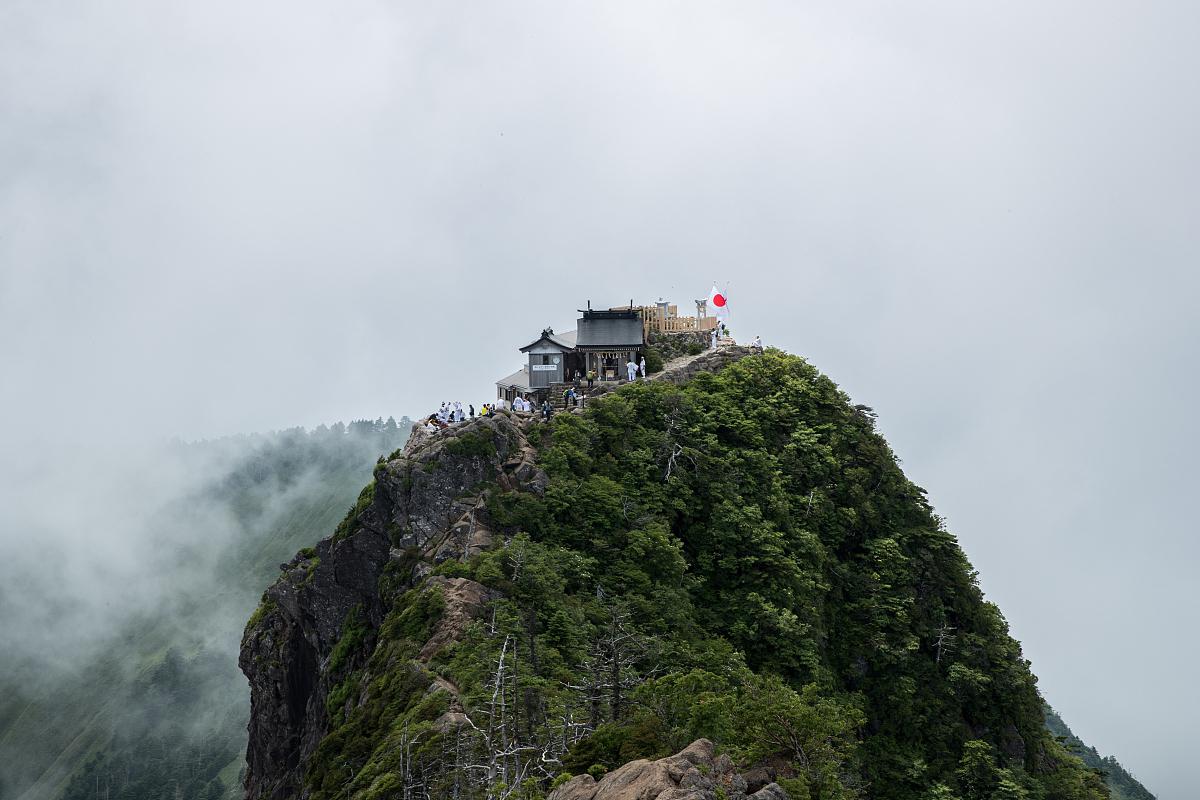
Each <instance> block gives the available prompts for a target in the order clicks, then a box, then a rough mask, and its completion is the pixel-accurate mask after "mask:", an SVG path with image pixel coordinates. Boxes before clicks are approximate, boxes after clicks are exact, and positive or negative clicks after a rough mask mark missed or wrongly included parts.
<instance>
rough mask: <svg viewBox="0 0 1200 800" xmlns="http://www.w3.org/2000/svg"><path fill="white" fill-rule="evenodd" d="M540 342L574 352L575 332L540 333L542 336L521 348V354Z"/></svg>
mask: <svg viewBox="0 0 1200 800" xmlns="http://www.w3.org/2000/svg"><path fill="white" fill-rule="evenodd" d="M542 342H550V343H551V344H553V345H557V346H559V347H561V348H562V349H563V350H574V349H575V331H567V332H566V333H547V332H546V331H542V335H541V336H539V337H538V338H537V339H536V340H534V341H532V342H530V343H529V344H527V345H525V346H524V347H522V348H521V352H522V353H524V352H526V351H527V350H530V349H531V348H534V347H536V346H537V345H539V344H541V343H542Z"/></svg>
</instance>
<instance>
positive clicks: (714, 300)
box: [708, 284, 729, 317]
mask: <svg viewBox="0 0 1200 800" xmlns="http://www.w3.org/2000/svg"><path fill="white" fill-rule="evenodd" d="M708 304H709V306H711V307H712V309H713V311H714V312H715V313H716V315H717V316H718V317H724V316H726V315H727V314H728V313H729V300H728V299H727V298H726V297H725V293H724V292H722V291H720V290H719V289H717V286H716V284H713V288H712V292H711V293H709V295H708Z"/></svg>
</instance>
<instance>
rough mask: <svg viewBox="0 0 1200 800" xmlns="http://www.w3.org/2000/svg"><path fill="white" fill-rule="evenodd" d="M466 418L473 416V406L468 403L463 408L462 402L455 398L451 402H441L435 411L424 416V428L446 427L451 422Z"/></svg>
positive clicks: (462, 420)
mask: <svg viewBox="0 0 1200 800" xmlns="http://www.w3.org/2000/svg"><path fill="white" fill-rule="evenodd" d="M468 418H470V419H474V418H475V406H473V405H468V406H467V408H466V410H464V409H463V404H462V403H460V402H458V401H457V400H456V401H455V402H453V403H449V402H447V403H442V405H441V407H440V408H439V409H438V410H437V411H435V412H433V413H432V414H430V415H429V416H428V417H426V418H425V428H426V429H428V430H434V429H437V428H448V427H449V426H450V425H451V424H453V423H455V422H464V421H466V420H467V419H468Z"/></svg>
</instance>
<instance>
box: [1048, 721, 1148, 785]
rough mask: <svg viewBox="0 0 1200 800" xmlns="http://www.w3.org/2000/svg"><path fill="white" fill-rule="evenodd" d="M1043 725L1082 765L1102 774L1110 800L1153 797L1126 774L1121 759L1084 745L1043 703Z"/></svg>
mask: <svg viewBox="0 0 1200 800" xmlns="http://www.w3.org/2000/svg"><path fill="white" fill-rule="evenodd" d="M1046 727H1047V728H1048V729H1049V730H1050V733H1051V734H1052V735H1053V736H1054V737H1055V738H1057V739H1058V740H1059V741H1060V742H1062V743H1063V745H1065V746H1066V747H1067V749H1069V750H1070V751H1071V752H1072V753H1075V754H1077V755H1078V756H1079V757H1080V758H1081V759H1083V763H1084V764H1086V765H1087V766H1088V767H1090V768H1092V769H1095V770H1099V771H1100V772H1103V773H1104V776H1105V777H1104V782H1105V783H1107V784H1108V788H1109V790H1110V791H1111V792H1112V798H1113V800H1154V795H1153V794H1151V793H1150V791H1149V790H1148V789H1147V788H1146V787H1145V786H1142V784H1141V783H1140V782H1139V781H1138V779H1137V778H1135V777H1133V775H1131V774H1129V771H1128V770H1126V769H1125V768H1124V767H1123V766H1121V762H1119V761H1117V759H1115V758H1113V757H1112V756H1102V755H1100V753H1099V752H1097V750H1096V748H1094V747H1091V746H1090V745H1087V744H1085V743H1084V742H1083V740H1081V739H1080V738H1079V737H1078V736H1076V735H1075V734H1074V733H1073V732H1072V731H1071V729H1070V728H1069V727H1068V726H1067V723H1065V722H1063V718H1062V717H1060V716H1059V715H1058V712H1057V711H1055V710H1054V709H1053V708H1050V707H1049V706H1046Z"/></svg>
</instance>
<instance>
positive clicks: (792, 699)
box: [305, 351, 1108, 800]
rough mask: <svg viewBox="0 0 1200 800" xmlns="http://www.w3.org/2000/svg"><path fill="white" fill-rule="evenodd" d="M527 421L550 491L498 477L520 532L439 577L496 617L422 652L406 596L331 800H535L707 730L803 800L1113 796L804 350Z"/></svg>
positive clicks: (420, 629)
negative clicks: (1053, 725)
mask: <svg viewBox="0 0 1200 800" xmlns="http://www.w3.org/2000/svg"><path fill="white" fill-rule="evenodd" d="M528 435H529V438H530V439H531V440H532V442H533V443H534V444H536V445H537V448H538V464H539V466H540V467H541V468H542V469H543V470H544V471H545V473H546V476H547V478H548V480H547V481H546V483H545V485H544V491H537V492H534V491H523V490H522V491H517V490H512V488H511V487H508V488H504V487H503V486H502V485H501V484H490V485H485V486H482V487H480V488H481V489H482V490H486V502H487V510H488V513H489V517H490V524H491V525H492V527H493V528H494V529H495V531H496V532H497V533H499V534H502V536H500V537H497V544H496V546H495V547H493V548H492V549H490V550H487V551H486V552H482V553H478V554H475V555H473V556H471V557H470V558H462V559H449V560H445V561H442V562H441V563H440V565H439V566H437V568H436V571H437V573H440V575H441V576H443V577H444V578H446V579H452V580H462V581H469V582H474V584H478V585H481V586H482V587H485V588H486V590H487V592H488V595H489V597H490V598H491V599H490V602H489V604H488V605H487V612H486V613H485V614H483V615H482V616H480V617H479V618H478V619H476V620H475V621H474V622H472V623H470V624H468V625H465V626H463V627H462V629H461V630H459V631H457V635H456V636H455V637H454V638H453V640H451V641H448V642H446V643H444V646H440V647H437V648H429V647H427V646H426V647H425V652H421V651H422V648H423V645H425V643H426V642H427V640H429V636H430V631H431V630H433V629H434V627H436V625H437V624H438V620H439V617H440V615H441V614H442V613H443V612H442V610H441V609H440V608H439V606H438V604H437V602H435V601H434V600H432V599H431V591H432V590H431V589H430V588H428V587H423V586H422V584H421V583H420V581H417V583H416V588H413V589H410V590H408V591H400V590H397V591H395V592H391V593H385V594H386V596H384V597H383V598H382V600H383V605H384V608H385V614H384V617H383V621H382V624H381V625H380V626H379V628H378V630H377V631H371V632H369V634H368V635H365V636H362V635H360V634H359V633H354V635H355V636H356V637H358V638H357V640H356V645H357V646H358V648H359V652H358V654H357V655H355V654H353V653H348V652H343V653H342V656H341V659H340V664H341V665H344V672H345V673H346V674H345V676H344V677H341V679H340V682H339V684H338V697H337V699H338V702H337V703H333V704H331V705H330V709H331V711H330V716H329V719H328V720H327V725H328V731H327V735H325V736H324V738H323V740H322V741H321V743H320V745H319V747H318V748H317V750H316V752H315V754H314V755H313V756H312V758H311V759H310V760H309V762H308V763H307V764H306V765H305V782H306V786H307V791H308V792H310V793H311V796H312V797H314V798H318V799H320V800H325V798H342V797H355V798H364V799H366V798H384V797H405V798H407V797H415V796H417V795H418V793H420V794H424V795H428V796H432V797H441V796H447V797H448V796H454V797H456V798H465V797H475V796H478V797H484V796H486V797H489V798H509V797H521V798H534V797H538V796H540V795H542V794H544V793H545V792H546V791H547V790H548V789H549V788H550V787H551V786H552V785H557V784H559V783H561V782H562V781H563V780H565V778H564V776H566V775H568V774H571V773H575V774H578V773H580V772H589V773H591V774H593V775H598V774H601V773H603V772H605V771H607V770H611V769H613V768H615V767H617V766H619V765H620V764H622V763H624V762H626V761H628V760H630V759H633V758H640V757H660V756H664V755H667V754H669V753H673V752H675V751H677V750H678V749H680V748H681V747H683V746H685V745H686V744H687V743H688V742H690V741H692V740H693V739H696V738H698V737H705V738H708V739H711V740H712V741H714V742H715V743H716V744H717V745H718V747H720V748H722V749H724V750H725V751H726V752H728V753H729V754H731V755H732V756H733V757H734V758H735V760H737V761H739V762H740V763H742V764H743V765H745V766H747V767H753V766H754V765H758V766H759V767H761V768H762V769H766V770H770V772H771V774H772V777H777V778H778V779H779V782H780V783H781V784H782V785H783V786H784V787H785V788H786V789H787V790H788V791H789V793H790V794H791V796H792V798H793V800H803V798H814V799H815V798H821V799H822V800H832V799H834V798H854V797H877V798H896V799H897V800H925V799H926V798H928V800H933V798H939V800H949V799H950V798H960V800H1000V799H1001V798H1004V800H1009V799H1012V800H1016V799H1017V798H1029V799H1030V800H1041V799H1042V798H1046V799H1047V800H1049V799H1050V798H1060V799H1061V800H1084V799H1085V798H1103V797H1107V796H1108V791H1107V789H1106V788H1105V785H1104V783H1103V781H1102V779H1101V777H1100V775H1099V774H1098V773H1097V772H1095V771H1094V770H1090V769H1088V768H1086V767H1085V766H1084V765H1083V763H1082V762H1081V761H1080V760H1079V759H1078V758H1076V757H1075V756H1073V755H1071V754H1070V753H1069V752H1067V750H1066V749H1065V748H1064V747H1063V745H1062V744H1061V743H1060V742H1058V741H1057V740H1056V739H1055V738H1054V737H1053V736H1052V735H1050V734H1049V733H1048V732H1047V730H1046V729H1045V727H1044V725H1043V706H1042V700H1041V698H1040V696H1039V694H1038V691H1037V688H1036V679H1035V678H1034V676H1033V675H1032V673H1031V672H1030V670H1029V664H1028V662H1027V661H1025V660H1024V658H1023V657H1022V654H1021V649H1020V646H1019V645H1018V643H1017V642H1015V641H1014V640H1013V639H1012V638H1011V637H1010V636H1009V634H1008V629H1007V625H1006V623H1005V621H1004V618H1003V616H1002V615H1001V613H1000V611H999V609H997V608H996V607H995V606H994V605H992V604H991V603H989V602H987V601H986V600H985V599H984V598H983V596H982V593H981V592H980V590H979V587H978V584H977V582H976V577H975V573H974V571H973V570H972V568H971V566H970V564H969V563H968V562H967V560H966V558H965V556H964V555H963V553H962V551H961V550H960V548H959V546H958V544H957V542H956V540H955V538H954V537H953V535H952V534H950V533H949V532H948V531H946V530H945V529H944V527H943V525H942V523H941V521H940V520H939V519H938V517H937V516H936V515H935V514H934V513H933V512H932V510H931V509H930V507H929V504H928V503H927V501H926V500H925V496H924V493H923V491H922V490H921V489H920V488H919V487H917V486H915V485H913V484H912V483H911V482H910V481H908V480H907V479H906V478H905V477H904V475H903V473H902V471H901V470H900V467H899V465H898V464H897V460H896V458H895V456H894V455H893V453H892V452H891V451H890V449H889V448H888V446H887V444H886V443H885V442H884V440H883V439H882V437H880V436H879V434H878V433H877V432H876V430H875V426H874V419H873V414H872V412H871V410H870V409H868V408H865V407H863V406H855V405H853V404H852V403H851V402H850V401H849V400H848V398H847V397H846V396H845V395H844V394H843V393H842V392H840V391H839V390H838V388H837V387H836V386H835V385H834V383H833V382H832V381H830V380H829V379H828V378H826V377H824V376H822V375H821V374H819V373H818V372H817V371H816V370H815V369H813V368H812V367H811V366H809V365H808V364H807V363H806V362H805V361H803V360H802V359H800V358H796V357H792V356H787V355H784V354H782V353H779V352H774V351H771V352H768V353H766V354H763V355H757V356H751V357H748V358H744V359H742V360H740V361H738V362H737V363H735V364H733V365H731V366H728V367H726V368H725V369H723V370H721V371H720V372H716V373H702V374H699V375H697V376H696V377H694V378H693V379H692V380H690V381H689V382H687V383H685V384H684V385H682V386H677V385H674V384H672V383H670V382H667V381H661V382H647V383H638V384H634V385H630V386H628V387H625V388H624V389H622V390H620V391H618V392H615V393H613V394H610V395H608V396H606V397H605V398H604V399H603V400H600V401H597V402H595V403H593V404H592V405H591V406H590V407H589V408H588V409H587V411H586V412H585V413H582V414H571V415H568V414H563V415H559V416H557V417H556V418H555V419H554V420H553V421H552V422H551V423H550V424H541V423H537V424H533V425H531V426H530V427H529V428H528ZM485 456H486V454H485V453H482V452H480V453H479V457H481V458H482V457H485ZM408 566H409V567H411V566H412V565H411V564H408ZM392 585H395V584H394V581H392V582H390V583H389V586H392ZM355 625H357V623H355ZM349 630H351V631H356V630H357V629H356V628H355V627H353V626H350V627H349Z"/></svg>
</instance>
